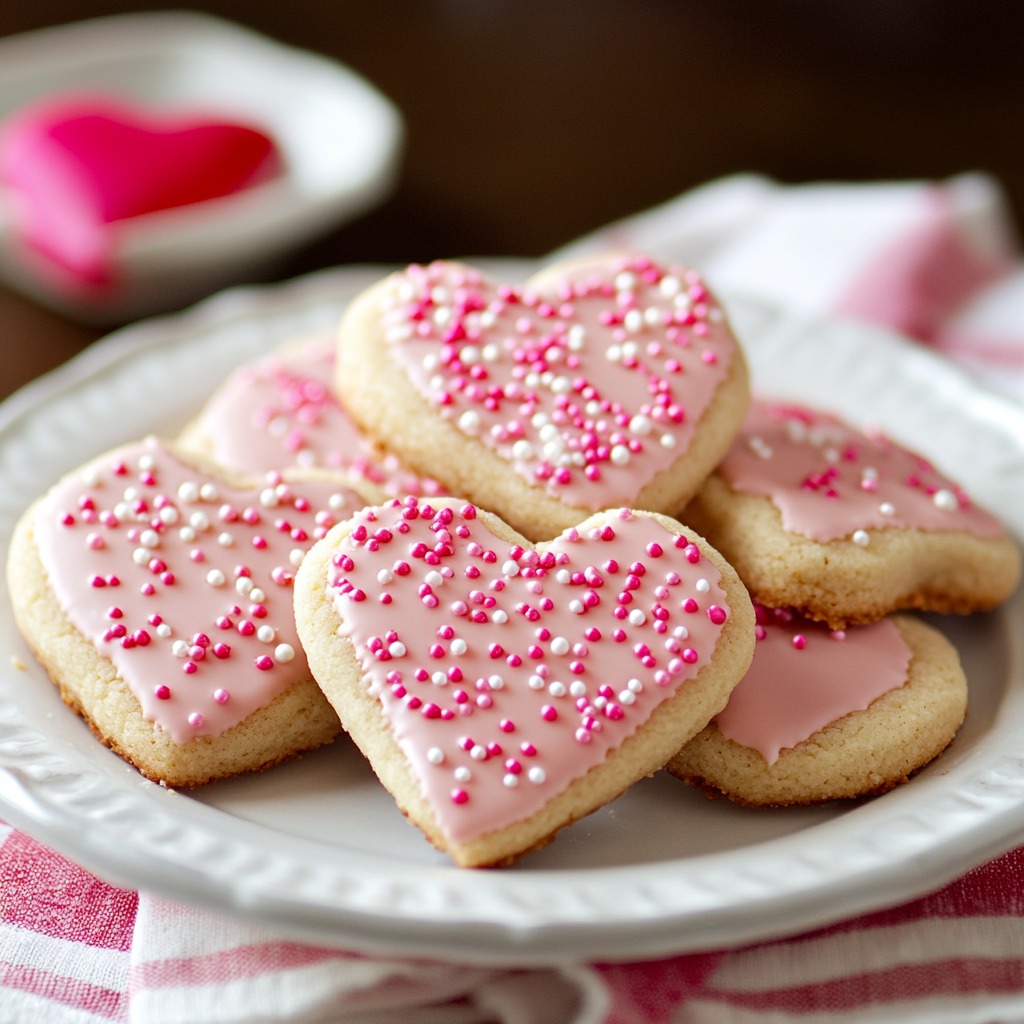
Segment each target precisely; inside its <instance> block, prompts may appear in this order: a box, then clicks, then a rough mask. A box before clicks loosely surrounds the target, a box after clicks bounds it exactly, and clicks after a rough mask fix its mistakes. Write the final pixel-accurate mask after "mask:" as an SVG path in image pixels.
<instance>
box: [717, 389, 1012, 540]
mask: <svg viewBox="0 0 1024 1024" xmlns="http://www.w3.org/2000/svg"><path fill="white" fill-rule="evenodd" d="M718 472H719V474H720V475H721V476H722V478H723V479H724V480H725V481H726V482H727V483H728V484H729V486H730V487H731V488H732V489H733V490H735V491H739V492H742V493H747V494H758V495H761V496H763V497H767V498H770V499H771V501H772V502H773V503H774V504H775V505H776V506H777V507H778V509H779V511H780V512H781V513H782V522H783V525H784V526H785V528H786V529H787V530H789V531H791V532H793V533H799V534H802V535H804V536H806V537H811V538H813V539H814V540H819V541H829V540H836V539H838V538H841V537H850V538H851V539H852V540H853V541H854V543H857V544H863V545H866V544H868V543H869V541H870V538H869V535H868V533H867V531H869V530H880V529H885V528H886V527H894V526H899V527H911V528H915V529H921V530H958V531H965V532H967V533H973V534H976V535H978V536H982V537H996V536H1000V535H1002V534H1003V533H1004V532H1005V531H1004V528H1003V526H1002V524H1001V523H1000V522H999V521H998V520H997V519H996V518H995V517H994V516H992V515H990V514H989V513H987V512H985V511H984V510H983V509H980V508H978V507H977V506H975V505H973V504H972V502H971V500H970V498H969V497H968V495H967V494H966V493H965V492H964V491H963V490H962V489H961V488H960V487H959V486H958V485H957V484H956V483H954V482H953V481H951V480H949V479H947V478H946V477H944V476H943V475H942V474H941V473H939V472H938V471H937V470H936V469H935V468H934V467H933V466H932V465H931V464H930V463H929V462H927V460H925V459H923V458H921V457H920V456H918V455H915V454H914V453H912V452H909V451H907V450H906V449H905V448H902V447H900V446H899V445H898V444H896V443H895V442H893V441H891V440H889V439H888V438H886V437H885V436H883V435H881V434H866V433H863V432H861V431H858V430H855V429H853V428H852V427H850V426H848V425H846V424H845V423H842V422H841V421H840V420H838V419H836V418H835V417H833V416H831V415H829V414H826V413H822V412H818V411H815V410H811V409H809V408H806V407H804V406H793V405H780V404H775V403H771V402H766V401H763V400H755V401H754V402H753V403H752V404H751V408H750V410H749V412H748V414H747V418H746V421H745V423H744V425H743V429H742V430H741V431H740V434H739V436H738V437H737V439H736V441H735V442H734V443H733V445H732V447H731V448H730V450H729V452H728V453H727V454H726V456H725V458H724V459H723V460H722V462H721V463H720V465H719V467H718Z"/></svg>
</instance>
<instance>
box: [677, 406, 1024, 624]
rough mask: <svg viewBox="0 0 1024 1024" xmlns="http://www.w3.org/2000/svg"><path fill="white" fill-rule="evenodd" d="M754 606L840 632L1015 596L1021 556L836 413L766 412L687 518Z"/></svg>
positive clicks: (754, 415) (990, 523)
mask: <svg viewBox="0 0 1024 1024" xmlns="http://www.w3.org/2000/svg"><path fill="white" fill-rule="evenodd" d="M682 517H683V518H684V519H685V521H686V522H687V523H689V524H690V525H692V526H693V527H694V529H696V530H698V531H699V532H700V533H702V534H703V535H704V536H706V537H707V538H708V540H709V541H710V542H711V543H712V544H714V545H715V546H716V547H717V548H718V549H719V550H720V551H721V552H722V554H723V555H724V556H725V557H726V558H727V559H728V560H729V561H730V562H731V563H732V565H733V566H734V567H735V568H736V571H737V572H738V573H739V575H740V578H741V579H742V580H743V582H744V583H745V584H746V585H747V587H748V589H749V590H750V593H751V596H752V597H753V598H754V599H755V600H756V601H759V602H761V603H763V604H765V605H768V606H770V607H790V608H794V609H796V610H798V611H800V612H801V613H802V614H804V615H806V616H808V617H810V618H814V619H818V620H821V621H824V622H828V623H830V624H831V625H833V626H843V625H846V624H849V623H857V622H869V621H871V620H873V619H878V618H881V617H882V616H884V615H887V614H889V613H890V612H892V611H896V610H900V609H917V610H923V611H934V612H964V613H966V612H973V611H980V610H984V609H988V608H991V607H993V606H995V605H996V604H998V603H1000V602H1001V601H1003V600H1004V599H1005V598H1007V597H1008V596H1009V595H1010V594H1011V593H1012V592H1013V590H1014V588H1015V587H1016V585H1017V582H1018V580H1019V578H1020V564H1021V558H1020V550H1019V549H1018V547H1017V545H1016V543H1015V542H1014V541H1013V539H1012V538H1011V537H1010V536H1009V535H1008V534H1007V532H1006V530H1005V529H1004V527H1003V525H1002V524H1001V523H1000V522H999V521H998V520H997V519H996V518H995V517H994V516H992V515H990V514H989V513H988V512H986V511H984V510H982V509H981V508H979V507H978V506H976V505H975V504H974V503H973V502H972V501H971V500H970V498H969V497H968V496H967V495H966V494H965V493H964V491H963V489H962V488H960V487H959V486H957V485H956V484H955V483H953V482H952V481H951V480H949V479H948V478H946V477H945V476H943V475H942V474H941V473H939V472H938V471H937V470H936V469H935V468H934V467H932V466H931V465H929V464H928V462H927V461H926V460H925V459H923V458H921V457H920V456H918V455H915V454H913V453H911V452H909V451H907V450H906V449H905V448H902V447H900V446H899V445H897V444H895V443H894V442H893V441H891V440H888V439H887V438H885V437H884V436H880V435H877V434H873V435H868V434H866V433H863V432H861V431H858V430H855V429H853V428H852V427H850V426H848V425H846V424H844V423H842V422H840V421H839V420H838V419H836V418H835V417H834V416H831V415H829V414H826V413H823V412H818V411H812V410H810V409H807V408H805V407H802V406H793V405H782V404H776V403H771V402H767V401H762V400H756V401H754V402H753V403H752V405H751V408H750V411H749V413H748V415H747V419H746V421H745V423H744V426H743V429H742V430H741V432H740V434H739V436H738V437H737V439H736V441H735V442H734V444H733V445H732V447H731V448H730V449H729V452H728V453H727V454H726V456H725V457H724V459H723V460H722V462H721V464H720V465H719V466H718V468H717V469H716V471H715V472H714V474H712V476H711V477H710V478H709V479H708V480H707V482H706V483H705V485H704V487H703V488H702V489H701V491H700V493H699V494H698V496H697V497H696V499H695V500H694V501H693V502H691V503H690V505H689V506H688V507H687V508H686V510H685V511H684V512H683V513H682Z"/></svg>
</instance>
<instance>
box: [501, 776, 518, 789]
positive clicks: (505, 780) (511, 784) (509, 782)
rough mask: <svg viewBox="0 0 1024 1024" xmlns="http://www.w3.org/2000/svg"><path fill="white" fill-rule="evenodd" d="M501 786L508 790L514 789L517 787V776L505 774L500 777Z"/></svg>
mask: <svg viewBox="0 0 1024 1024" xmlns="http://www.w3.org/2000/svg"><path fill="white" fill-rule="evenodd" d="M501 781H502V784H503V785H505V786H507V787H508V788H509V789H515V788H516V786H518V785H519V776H518V775H513V774H512V773H511V772H506V773H505V774H504V775H503V776H502V779H501Z"/></svg>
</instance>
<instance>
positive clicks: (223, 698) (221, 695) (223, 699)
mask: <svg viewBox="0 0 1024 1024" xmlns="http://www.w3.org/2000/svg"><path fill="white" fill-rule="evenodd" d="M213 699H214V700H215V701H216V702H217V703H218V704H227V702H228V701H229V700H231V694H230V693H228V691H227V690H224V689H216V690H214V691H213Z"/></svg>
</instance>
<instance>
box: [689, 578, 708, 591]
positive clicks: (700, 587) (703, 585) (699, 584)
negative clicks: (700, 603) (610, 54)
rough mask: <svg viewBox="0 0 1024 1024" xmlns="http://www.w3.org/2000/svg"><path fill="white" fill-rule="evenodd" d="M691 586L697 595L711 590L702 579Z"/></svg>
mask: <svg viewBox="0 0 1024 1024" xmlns="http://www.w3.org/2000/svg"><path fill="white" fill-rule="evenodd" d="M693 586H694V589H695V590H696V591H697V593H698V594H707V593H708V592H709V591H710V590H711V584H710V583H708V581H707V580H706V579H704V578H703V577H701V578H700V579H699V580H697V582H696V583H695V584H694V585H693Z"/></svg>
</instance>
